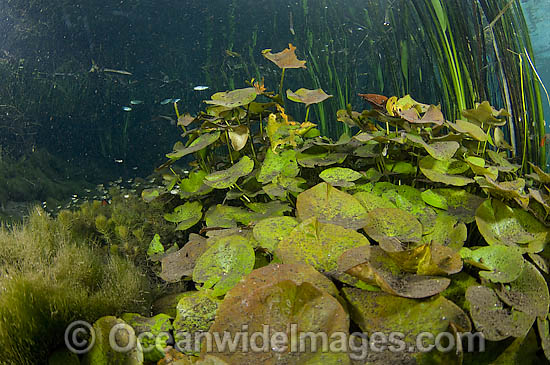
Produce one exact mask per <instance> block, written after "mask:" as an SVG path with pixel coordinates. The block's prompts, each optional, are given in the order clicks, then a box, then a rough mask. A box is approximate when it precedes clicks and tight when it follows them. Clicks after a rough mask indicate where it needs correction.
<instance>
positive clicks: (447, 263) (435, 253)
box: [416, 242, 462, 275]
mask: <svg viewBox="0 0 550 365" xmlns="http://www.w3.org/2000/svg"><path fill="white" fill-rule="evenodd" d="M426 246H427V250H426V254H425V255H424V256H422V258H421V259H420V261H419V262H418V267H417V270H416V273H417V274H418V275H452V274H456V273H459V272H460V271H461V270H462V258H461V257H460V254H459V253H458V252H457V251H455V250H454V249H452V248H450V247H448V246H444V245H442V244H439V243H433V242H432V243H431V244H427V245H426Z"/></svg>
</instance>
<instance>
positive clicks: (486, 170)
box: [465, 156, 498, 180]
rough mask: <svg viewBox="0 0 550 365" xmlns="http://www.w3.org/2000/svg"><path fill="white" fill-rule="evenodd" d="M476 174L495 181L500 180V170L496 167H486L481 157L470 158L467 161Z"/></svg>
mask: <svg viewBox="0 0 550 365" xmlns="http://www.w3.org/2000/svg"><path fill="white" fill-rule="evenodd" d="M465 161H466V163H467V164H468V165H469V166H470V168H471V169H472V171H473V172H474V174H476V175H482V176H487V177H490V178H491V179H493V180H496V179H497V178H498V169H497V168H496V167H495V166H488V167H486V166H485V160H484V159H482V158H480V157H475V156H468V157H467V158H466V159H465Z"/></svg>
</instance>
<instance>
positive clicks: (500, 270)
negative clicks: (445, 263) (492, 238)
mask: <svg viewBox="0 0 550 365" xmlns="http://www.w3.org/2000/svg"><path fill="white" fill-rule="evenodd" d="M460 255H461V256H462V258H463V259H464V261H466V262H467V263H469V264H471V265H473V266H476V267H478V268H480V269H481V270H482V271H480V272H479V276H481V277H482V278H485V279H487V280H490V281H492V282H494V283H509V282H511V281H514V280H516V279H517V278H518V277H519V276H520V274H521V272H522V271H523V266H524V263H525V260H524V259H523V255H522V254H521V251H520V250H519V249H518V248H516V247H510V246H504V245H492V246H484V247H479V248H476V249H475V250H471V249H469V248H467V247H463V248H462V249H461V250H460Z"/></svg>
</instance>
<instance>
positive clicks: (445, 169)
mask: <svg viewBox="0 0 550 365" xmlns="http://www.w3.org/2000/svg"><path fill="white" fill-rule="evenodd" d="M419 167H420V170H421V171H422V173H423V174H424V175H425V176H426V177H427V178H428V179H430V180H431V181H434V182H440V183H444V184H447V185H454V186H464V185H468V184H470V183H473V182H474V180H472V179H470V178H469V177H465V176H461V175H458V174H462V173H464V172H466V171H468V169H469V168H470V167H469V166H468V164H466V163H464V162H462V161H459V160H455V159H450V160H448V161H440V160H436V159H435V158H433V157H432V156H425V157H424V158H422V159H421V160H420V162H419Z"/></svg>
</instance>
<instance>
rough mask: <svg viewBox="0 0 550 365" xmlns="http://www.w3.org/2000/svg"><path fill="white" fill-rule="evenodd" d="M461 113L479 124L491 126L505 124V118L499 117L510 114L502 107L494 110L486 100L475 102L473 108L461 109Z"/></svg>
mask: <svg viewBox="0 0 550 365" xmlns="http://www.w3.org/2000/svg"><path fill="white" fill-rule="evenodd" d="M462 115H463V116H464V117H465V118H467V119H468V120H471V121H474V122H476V123H478V124H480V125H492V126H503V125H504V124H506V119H500V118H501V117H509V116H510V114H509V113H508V112H507V111H506V110H504V109H501V110H499V111H497V110H495V109H494V108H493V107H492V106H491V104H489V102H488V101H484V102H482V103H480V104H476V107H475V108H473V109H466V110H463V111H462Z"/></svg>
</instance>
